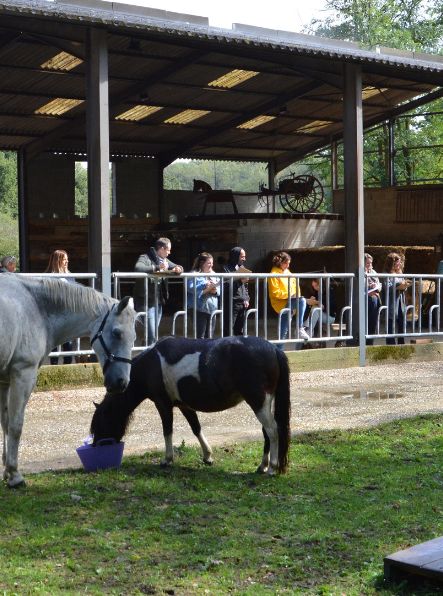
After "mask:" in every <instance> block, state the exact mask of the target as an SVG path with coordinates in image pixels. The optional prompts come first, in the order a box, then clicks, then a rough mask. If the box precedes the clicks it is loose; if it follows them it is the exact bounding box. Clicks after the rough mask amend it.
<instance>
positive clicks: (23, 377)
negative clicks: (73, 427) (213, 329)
mask: <svg viewBox="0 0 443 596" xmlns="http://www.w3.org/2000/svg"><path fill="white" fill-rule="evenodd" d="M135 317H136V313H135V310H134V306H133V301H132V298H123V300H121V301H120V302H118V300H114V299H113V298H109V297H108V296H105V295H104V294H101V293H100V292H97V291H95V290H93V289H92V288H86V287H84V286H82V285H80V284H67V283H65V282H63V281H61V280H59V279H42V278H38V279H32V278H26V277H23V276H20V275H18V274H15V273H1V274H0V417H1V425H2V429H3V465H4V468H5V469H4V473H3V477H4V479H5V480H7V482H8V485H9V486H10V487H15V486H19V485H20V484H23V483H24V480H23V477H22V475H21V473H20V472H19V470H18V448H19V443H20V437H21V433H22V428H23V421H24V415H25V407H26V404H27V403H28V399H29V396H30V394H31V391H32V389H33V387H34V385H35V382H36V380H37V372H38V369H39V367H40V366H41V365H42V364H43V362H44V359H45V357H46V356H47V355H48V354H49V352H51V350H52V349H53V347H54V346H57V345H59V344H62V343H64V342H66V341H68V340H70V339H74V338H76V337H83V336H85V335H88V336H89V337H90V338H91V344H92V347H93V349H94V351H95V352H96V354H97V357H98V359H99V361H100V364H101V365H102V367H103V374H104V383H105V387H106V389H107V391H108V392H109V393H111V392H113V391H123V390H124V389H125V388H126V386H127V385H128V383H129V373H130V369H131V364H132V361H131V350H132V347H133V345H134V339H135V330H134V323H135Z"/></svg>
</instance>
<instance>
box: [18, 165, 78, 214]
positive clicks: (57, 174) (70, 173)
mask: <svg viewBox="0 0 443 596" xmlns="http://www.w3.org/2000/svg"><path fill="white" fill-rule="evenodd" d="M25 179H26V191H27V196H28V213H29V217H30V218H31V219H38V218H40V219H43V218H45V219H48V218H52V217H56V218H59V219H68V218H72V217H74V208H75V162H74V161H71V160H69V159H67V158H65V157H61V156H54V155H49V156H47V155H43V156H39V157H37V158H35V159H33V160H31V161H28V162H27V164H26V171H25Z"/></svg>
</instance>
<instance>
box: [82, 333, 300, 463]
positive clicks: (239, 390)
mask: <svg viewBox="0 0 443 596" xmlns="http://www.w3.org/2000/svg"><path fill="white" fill-rule="evenodd" d="M146 398H149V399H151V400H152V401H153V402H154V404H155V406H156V408H157V410H158V412H159V414H160V417H161V420H162V425H163V435H164V438H165V448H166V452H165V458H164V460H163V461H162V465H164V466H166V465H169V464H171V463H172V461H173V449H172V426H173V408H174V407H177V408H179V409H180V410H181V412H182V413H183V415H184V416H185V418H186V420H187V421H188V422H189V424H190V426H191V429H192V432H193V433H194V435H195V436H196V437H197V439H198V441H199V443H200V446H201V448H202V451H203V461H204V462H205V463H207V464H211V463H212V451H211V448H210V446H209V444H208V442H207V441H206V438H205V436H204V434H203V432H202V430H201V426H200V422H199V419H198V416H197V413H196V412H219V411H221V410H227V409H228V408H232V407H234V406H236V405H237V404H239V403H240V402H242V401H246V403H247V404H248V405H249V406H251V408H252V410H253V411H254V413H255V415H256V416H257V418H258V420H259V421H260V423H261V424H262V428H263V435H264V438H265V443H264V450H263V458H262V461H261V464H260V465H259V467H258V469H257V471H258V472H262V473H264V472H267V473H268V474H274V473H276V472H282V473H284V472H286V470H287V467H288V449H289V443H290V395H289V366H288V360H287V358H286V356H285V354H284V353H283V352H282V351H281V350H279V349H277V348H275V347H274V346H273V345H272V344H270V343H269V342H267V341H266V340H264V339H260V338H258V337H242V336H239V337H224V338H222V339H184V338H174V337H167V338H165V339H162V340H160V341H158V342H157V343H156V344H155V345H154V346H153V347H151V348H148V349H147V350H145V351H144V352H142V353H141V354H140V355H139V356H137V357H136V358H134V360H133V363H132V370H131V380H130V382H129V385H128V387H127V389H126V390H125V391H124V392H123V393H121V394H120V395H118V394H113V395H111V394H109V393H108V394H107V395H106V396H105V398H104V400H103V401H102V402H101V403H100V404H98V405H97V408H96V410H95V412H94V416H93V418H92V423H91V433H92V434H93V435H94V442H95V443H96V442H97V441H99V440H100V439H104V438H114V439H115V440H116V441H120V439H121V438H122V437H123V435H124V434H125V432H126V429H127V426H128V423H129V421H130V419H131V414H132V413H133V411H134V410H135V408H136V407H137V406H138V405H139V404H140V403H141V402H142V401H143V400H144V399H146Z"/></svg>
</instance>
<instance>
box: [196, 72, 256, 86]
mask: <svg viewBox="0 0 443 596" xmlns="http://www.w3.org/2000/svg"><path fill="white" fill-rule="evenodd" d="M258 74H260V73H259V72H256V71H255V70H239V69H235V70H231V72H228V73H227V74H225V75H223V76H222V77H219V78H218V79H214V80H213V81H211V82H210V83H208V86H209V87H224V88H225V89H231V87H235V86H236V85H240V83H244V82H245V81H247V80H248V79H252V77H256V76H257V75H258Z"/></svg>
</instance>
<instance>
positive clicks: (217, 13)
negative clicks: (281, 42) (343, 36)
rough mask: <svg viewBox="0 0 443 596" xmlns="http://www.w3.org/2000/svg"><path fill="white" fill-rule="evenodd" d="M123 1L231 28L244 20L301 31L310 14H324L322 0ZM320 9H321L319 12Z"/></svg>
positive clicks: (247, 22)
mask: <svg viewBox="0 0 443 596" xmlns="http://www.w3.org/2000/svg"><path fill="white" fill-rule="evenodd" d="M120 1H123V2H125V3H126V4H136V5H138V6H148V7H150V8H160V9H163V10H170V11H173V12H180V13H181V12H183V13H186V14H192V15H198V16H202V17H208V18H209V24H210V25H211V26H213V27H223V28H227V29H230V28H231V25H232V23H243V24H246V25H255V26H257V27H267V28H269V29H281V30H283V31H295V32H300V31H301V30H302V28H303V27H304V26H305V25H307V24H308V23H309V22H310V21H311V19H312V18H322V16H324V15H325V12H324V5H325V0H272V1H265V0H262V1H261V2H256V1H251V0H217V1H214V0H212V2H211V1H210V2H208V1H205V2H203V1H202V0H187V1H186V2H183V1H180V0H120ZM322 10H323V12H322Z"/></svg>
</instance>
